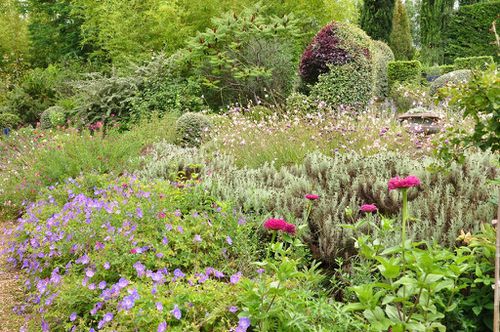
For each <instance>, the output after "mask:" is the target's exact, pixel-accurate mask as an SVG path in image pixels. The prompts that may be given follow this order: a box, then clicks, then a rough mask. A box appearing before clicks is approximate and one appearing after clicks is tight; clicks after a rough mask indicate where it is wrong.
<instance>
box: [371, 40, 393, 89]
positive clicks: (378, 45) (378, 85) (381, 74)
mask: <svg viewBox="0 0 500 332" xmlns="http://www.w3.org/2000/svg"><path fill="white" fill-rule="evenodd" d="M373 50H374V52H373V62H374V63H373V66H374V71H373V73H374V84H373V88H374V91H373V95H374V96H375V97H379V98H383V97H387V95H388V94H389V79H388V77H387V65H388V64H389V62H390V61H394V53H393V52H392V50H391V48H390V47H389V46H388V45H387V44H386V43H384V42H382V41H379V40H375V41H374V42H373Z"/></svg>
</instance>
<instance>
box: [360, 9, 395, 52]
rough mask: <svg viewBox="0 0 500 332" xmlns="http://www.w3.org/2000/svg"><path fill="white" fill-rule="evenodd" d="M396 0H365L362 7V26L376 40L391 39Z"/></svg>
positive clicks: (386, 40)
mask: <svg viewBox="0 0 500 332" xmlns="http://www.w3.org/2000/svg"><path fill="white" fill-rule="evenodd" d="M393 10H394V0H365V1H364V4H363V8H362V9H361V18H360V26H361V28H362V29H363V30H365V32H366V33H367V34H368V35H369V36H370V37H372V38H373V39H376V40H382V41H384V42H388V41H389V36H390V33H391V28H392V17H393Z"/></svg>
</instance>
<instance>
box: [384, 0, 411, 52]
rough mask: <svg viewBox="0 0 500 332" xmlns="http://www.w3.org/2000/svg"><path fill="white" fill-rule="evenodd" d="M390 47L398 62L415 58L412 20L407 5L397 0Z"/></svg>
mask: <svg viewBox="0 0 500 332" xmlns="http://www.w3.org/2000/svg"><path fill="white" fill-rule="evenodd" d="M389 46H390V47H391V49H392V52H394V57H395V58H396V60H410V59H412V58H413V43H412V38H411V29H410V20H409V19H408V14H407V13H406V8H405V5H404V4H403V3H402V2H401V0H396V5H395V6H394V16H393V18H392V30H391V35H390V40H389Z"/></svg>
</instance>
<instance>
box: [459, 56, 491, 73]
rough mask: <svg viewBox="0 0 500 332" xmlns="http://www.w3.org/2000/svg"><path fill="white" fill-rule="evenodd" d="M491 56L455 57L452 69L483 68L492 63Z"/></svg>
mask: <svg viewBox="0 0 500 332" xmlns="http://www.w3.org/2000/svg"><path fill="white" fill-rule="evenodd" d="M493 63H494V61H493V57H492V56H471V57H467V58H456V59H455V61H454V62H453V68H454V70H460V69H471V70H473V69H477V70H485V69H486V68H488V66H490V65H491V64H493Z"/></svg>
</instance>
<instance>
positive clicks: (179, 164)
mask: <svg viewBox="0 0 500 332" xmlns="http://www.w3.org/2000/svg"><path fill="white" fill-rule="evenodd" d="M141 162H142V163H143V165H144V167H143V168H142V169H141V170H140V171H138V172H137V174H138V175H139V176H140V177H143V178H148V179H155V178H161V179H169V180H176V177H177V175H178V174H179V172H185V173H187V172H189V170H191V169H193V168H195V167H198V165H201V164H203V162H204V159H203V157H202V156H201V153H200V152H199V151H198V149H197V148H183V147H180V146H177V145H174V144H171V143H169V142H167V141H161V142H158V143H155V144H154V145H153V146H152V148H151V153H150V154H148V155H147V156H143V157H141Z"/></svg>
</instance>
